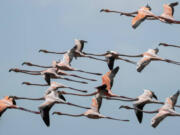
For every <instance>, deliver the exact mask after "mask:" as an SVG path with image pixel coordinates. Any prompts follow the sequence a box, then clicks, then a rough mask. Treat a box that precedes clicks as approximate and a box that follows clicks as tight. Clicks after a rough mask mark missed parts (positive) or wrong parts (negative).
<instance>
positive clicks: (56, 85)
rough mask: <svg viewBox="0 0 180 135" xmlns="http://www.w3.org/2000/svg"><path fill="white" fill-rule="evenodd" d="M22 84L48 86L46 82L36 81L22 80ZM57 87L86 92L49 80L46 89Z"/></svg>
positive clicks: (56, 88) (55, 88)
mask: <svg viewBox="0 0 180 135" xmlns="http://www.w3.org/2000/svg"><path fill="white" fill-rule="evenodd" d="M22 84H25V85H34V86H49V85H48V84H36V83H30V82H22ZM59 88H68V89H71V90H75V91H80V92H85V93H86V92H87V90H80V89H76V88H73V87H69V86H66V85H64V84H61V83H58V82H51V85H50V87H49V88H48V91H49V90H58V89H59Z"/></svg>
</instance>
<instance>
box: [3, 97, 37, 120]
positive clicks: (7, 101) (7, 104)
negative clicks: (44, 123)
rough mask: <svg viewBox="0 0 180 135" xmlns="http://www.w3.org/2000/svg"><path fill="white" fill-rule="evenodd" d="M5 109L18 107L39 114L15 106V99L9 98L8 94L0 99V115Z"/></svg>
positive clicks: (20, 108)
mask: <svg viewBox="0 0 180 135" xmlns="http://www.w3.org/2000/svg"><path fill="white" fill-rule="evenodd" d="M7 109H18V110H22V111H26V112H30V113H35V114H40V112H36V111H31V110H29V109H26V108H23V107H19V106H17V105H16V102H15V99H14V98H11V97H10V96H5V97H4V98H3V99H1V100H0V117H1V116H2V114H3V113H4V112H5V111H6V110H7Z"/></svg>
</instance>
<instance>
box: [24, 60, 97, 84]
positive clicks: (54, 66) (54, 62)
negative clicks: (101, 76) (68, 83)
mask: <svg viewBox="0 0 180 135" xmlns="http://www.w3.org/2000/svg"><path fill="white" fill-rule="evenodd" d="M57 63H58V62H56V61H53V62H52V66H40V65H36V64H32V63H30V62H23V63H22V65H28V66H36V67H42V68H49V69H54V72H56V73H57V74H58V75H63V76H73V77H76V78H81V79H85V80H90V81H97V80H95V79H89V78H85V77H81V76H79V75H76V74H70V73H66V72H64V71H63V70H61V69H59V68H58V67H57Z"/></svg>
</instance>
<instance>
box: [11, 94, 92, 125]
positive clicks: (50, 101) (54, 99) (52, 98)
mask: <svg viewBox="0 0 180 135" xmlns="http://www.w3.org/2000/svg"><path fill="white" fill-rule="evenodd" d="M11 97H13V99H16V100H20V99H23V100H45V101H44V103H42V104H41V105H40V106H39V111H40V114H41V117H42V119H43V121H44V123H45V124H46V126H50V118H49V111H50V110H51V108H52V107H53V105H54V104H67V105H70V106H75V107H79V108H84V109H89V107H84V106H80V105H76V104H73V103H70V102H67V101H66V99H65V97H64V96H63V95H62V93H61V92H60V91H48V92H47V93H45V95H44V97H41V98H28V97H17V96H11Z"/></svg>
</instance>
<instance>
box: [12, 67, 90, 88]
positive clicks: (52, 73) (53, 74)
mask: <svg viewBox="0 0 180 135" xmlns="http://www.w3.org/2000/svg"><path fill="white" fill-rule="evenodd" d="M11 71H14V72H21V73H24V74H29V75H43V76H44V79H45V81H46V82H47V84H48V85H50V84H51V78H52V79H64V80H67V81H72V82H78V83H83V84H87V82H84V81H76V80H72V79H69V78H65V77H62V76H60V75H58V74H57V68H48V69H47V70H42V71H30V70H22V69H18V68H11V69H9V72H11Z"/></svg>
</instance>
